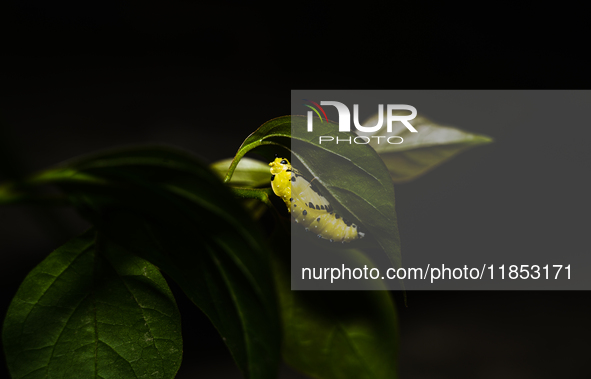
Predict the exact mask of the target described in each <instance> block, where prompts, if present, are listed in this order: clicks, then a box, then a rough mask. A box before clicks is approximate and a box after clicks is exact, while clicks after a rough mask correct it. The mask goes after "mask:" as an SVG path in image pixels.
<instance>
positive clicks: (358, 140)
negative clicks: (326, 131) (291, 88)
mask: <svg viewBox="0 0 591 379" xmlns="http://www.w3.org/2000/svg"><path fill="white" fill-rule="evenodd" d="M303 100H304V101H306V102H308V103H310V104H311V105H309V104H304V105H305V106H306V107H308V108H310V109H311V111H308V132H311V131H313V130H314V124H313V118H314V113H316V115H317V116H318V118H319V119H320V122H324V121H328V118H327V117H326V112H325V111H324V109H323V108H322V105H325V106H326V105H331V106H333V107H335V108H336V109H337V112H338V114H339V131H340V132H350V131H351V111H350V110H349V108H348V107H347V106H346V105H345V104H343V103H341V102H338V101H321V102H320V104H318V103H316V102H314V101H311V100H307V99H303ZM401 110H402V111H410V114H409V115H400V114H398V113H399V112H398V113H396V114H395V113H394V112H393V111H401ZM384 114H385V118H386V128H387V132H388V133H392V124H393V123H394V122H396V121H399V122H401V123H402V124H403V125H404V126H405V127H406V128H407V129H408V130H409V131H410V132H411V133H417V132H418V131H417V130H416V129H415V128H414V127H413V126H412V125H411V123H410V122H409V121H410V120H412V119H414V118H415V117H416V116H417V109H416V108H415V107H413V106H412V105H406V104H387V106H386V112H385V113H384V104H378V121H377V123H376V124H375V125H371V126H368V125H361V123H360V122H359V104H353V124H354V125H355V128H356V129H357V130H358V131H360V132H363V133H374V134H375V133H376V132H377V131H378V130H380V129H381V128H382V127H383V125H384ZM322 116H324V119H323V117H322ZM371 138H377V143H380V138H382V139H384V140H385V141H386V142H387V143H389V144H394V145H398V144H401V143H402V142H403V141H404V140H403V138H402V137H400V136H388V137H386V136H383V135H382V136H375V135H374V136H371ZM371 138H370V137H368V136H364V135H363V136H357V137H355V138H352V137H349V138H348V139H347V138H344V139H343V138H338V137H334V136H320V139H319V143H320V144H322V142H330V141H336V143H337V144H338V143H339V142H341V143H343V142H345V143H346V142H348V143H349V144H352V143H355V144H368V143H369V142H370V141H371Z"/></svg>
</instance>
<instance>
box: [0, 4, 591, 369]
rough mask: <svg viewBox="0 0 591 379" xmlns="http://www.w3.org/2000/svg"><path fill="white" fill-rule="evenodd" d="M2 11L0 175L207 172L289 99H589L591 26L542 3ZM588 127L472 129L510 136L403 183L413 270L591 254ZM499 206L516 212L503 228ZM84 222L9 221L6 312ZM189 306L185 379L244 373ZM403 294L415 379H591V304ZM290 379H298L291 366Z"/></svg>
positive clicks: (2, 266) (9, 214) (406, 349)
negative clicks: (124, 159)
mask: <svg viewBox="0 0 591 379" xmlns="http://www.w3.org/2000/svg"><path fill="white" fill-rule="evenodd" d="M2 7H3V9H2V10H1V11H0V25H2V33H1V34H0V35H1V37H0V38H1V41H0V42H1V47H0V48H1V49H2V63H3V69H2V70H1V71H0V90H1V95H2V98H1V103H0V180H2V181H3V180H6V179H10V178H12V177H18V176H22V175H26V174H29V173H31V172H33V171H36V170H40V169H43V168H46V167H49V166H51V165H53V164H56V163H59V162H60V161H62V160H65V159H68V158H71V157H73V156H76V155H79V154H84V153H88V152H92V151H96V150H98V149H101V148H106V147H114V146H121V145H128V144H136V143H142V142H159V143H168V144H172V145H175V146H179V147H182V148H185V149H188V150H190V151H192V152H193V153H195V154H197V155H198V156H200V157H201V158H202V159H203V160H204V161H207V162H213V161H215V160H218V159H221V158H227V157H230V156H233V154H234V153H235V152H236V150H237V149H238V147H239V145H240V143H241V142H242V140H243V139H244V138H245V137H246V136H247V135H248V134H249V133H250V132H252V131H253V130H254V129H255V128H256V127H258V126H259V125H260V124H262V123H263V122H265V121H267V120H268V119H271V118H274V117H277V116H281V115H286V114H288V113H289V111H290V110H289V92H288V91H289V90H290V89H292V88H299V89H304V88H316V89H323V88H335V89H336V88H343V89H345V88H368V89H369V88H396V89H401V88H417V89H421V88H423V89H424V88H486V89H494V88H540V89H550V88H588V86H589V83H588V79H587V77H588V74H587V73H586V72H585V71H584V70H588V67H589V62H588V60H586V59H585V58H584V52H583V51H582V48H581V46H583V45H581V44H580V43H581V41H582V40H581V38H584V36H585V35H586V33H588V30H587V27H586V26H585V25H586V24H585V23H583V22H577V20H575V18H574V17H573V14H572V13H576V10H572V9H569V10H568V12H571V13H568V14H561V12H560V11H559V10H556V9H552V10H551V12H552V18H551V19H550V18H548V17H547V16H548V15H545V14H543V12H540V10H539V9H525V11H526V13H525V14H524V15H523V16H522V15H521V13H520V11H523V10H519V9H516V5H515V4H512V5H511V6H507V5H500V4H495V6H494V9H489V8H487V9H470V8H461V9H453V8H450V7H449V6H445V8H444V7H440V8H437V9H434V8H430V7H421V8H419V7H418V6H413V5H412V4H411V3H406V2H399V3H396V4H395V5H392V6H390V7H388V8H384V6H383V5H375V6H373V5H370V4H366V3H364V4H360V5H359V7H358V8H351V9H347V7H346V6H345V5H344V3H336V2H334V3H333V2H315V3H313V4H309V5H307V6H305V5H304V4H300V5H298V6H293V9H289V10H287V11H283V12H281V13H280V14H279V15H277V16H275V17H270V16H268V15H267V14H266V13H265V11H267V10H268V9H258V8H257V7H255V6H253V5H251V4H250V3H239V2H224V3H215V4H213V3H211V4H201V3H193V2H188V1H169V2H166V3H160V4H158V3H149V2H148V3H139V2H138V3H125V4H120V3H119V2H113V1H101V2H98V1H90V2H84V3H79V2H64V1H62V2H51V3H48V2H43V1H19V2H13V1H9V2H5V3H4V5H3V6H2ZM467 14H468V16H467ZM485 15H486V17H485ZM563 18H568V21H569V22H568V24H566V25H565V26H563V24H562V23H560V21H561V19H563ZM525 20H527V22H525ZM532 22H533V23H532ZM428 116H430V117H432V118H435V119H436V117H434V115H428ZM437 121H441V122H442V123H447V124H450V125H453V120H437ZM587 125H588V122H585V121H583V122H582V123H581V124H580V125H560V124H557V125H555V127H553V128H551V130H540V129H539V128H537V127H536V125H523V126H522V127H521V128H519V130H506V129H505V128H504V127H503V125H498V126H496V127H494V128H487V129H483V128H482V127H479V125H478V123H477V122H475V123H474V124H473V125H466V129H468V130H470V131H474V132H480V133H484V134H487V135H490V136H492V137H495V138H496V139H497V142H495V144H493V145H490V146H486V147H479V148H476V149H474V150H472V151H469V152H466V153H463V154H462V155H460V156H459V157H457V158H456V159H454V160H453V161H451V162H449V163H447V164H445V165H444V166H441V167H440V168H438V169H436V170H435V171H433V172H431V173H430V174H428V175H427V176H425V177H423V178H421V179H419V180H417V181H415V182H413V183H410V184H407V185H401V186H398V187H397V212H398V219H399V225H400V231H401V239H402V243H403V245H402V248H403V257H404V254H405V253H407V254H409V252H413V251H420V250H421V249H422V248H425V246H429V247H432V246H440V247H441V249H442V254H444V253H445V251H446V249H448V250H451V249H453V250H455V251H460V252H464V253H466V252H469V251H476V250H478V249H479V247H481V246H487V244H490V243H491V241H490V240H489V239H488V238H495V243H496V244H498V245H501V246H503V245H504V246H506V248H507V249H533V250H535V249H536V248H539V247H540V246H543V245H545V246H546V247H547V244H548V243H549V244H551V246H553V247H554V248H555V249H556V254H557V255H560V253H561V250H562V249H571V250H572V249H578V250H580V254H588V251H589V248H588V243H587V241H585V233H586V231H587V230H589V228H588V226H589V222H588V220H587V219H586V218H584V217H583V216H584V212H585V211H586V210H588V209H589V204H588V201H587V200H586V198H587V193H588V192H589V191H588V185H587V180H586V177H587V176H588V172H589V153H588V148H587V141H588V137H589V130H590V129H589V128H588V126H587ZM491 176H492V177H494V178H495V179H496V180H495V186H494V188H492V189H491V188H490V187H487V186H488V183H490V178H491ZM483 183H485V184H483ZM487 189H488V191H487ZM482 194H486V196H483V195H482ZM495 196H503V197H504V198H506V200H507V201H506V202H505V203H504V204H505V205H504V208H503V209H502V212H500V211H498V210H497V211H496V212H493V213H494V217H496V219H495V221H494V222H491V219H490V217H491V211H492V210H491V209H490V206H488V207H487V204H488V203H489V202H490V199H491V198H492V197H495ZM85 227H86V224H85V223H84V221H82V220H80V219H79V218H78V217H77V216H76V214H74V213H73V212H71V211H69V210H67V209H65V210H59V211H52V210H37V209H33V208H30V207H2V208H1V209H0V275H1V276H0V314H2V315H3V314H4V313H5V311H6V308H7V307H8V304H9V302H10V300H11V298H12V296H13V295H14V293H15V292H16V290H17V288H18V286H19V284H20V282H21V281H22V279H23V278H24V276H25V275H26V274H27V273H28V271H29V270H31V269H32V268H33V267H34V266H35V265H36V264H38V263H39V262H40V261H41V260H42V259H43V258H44V257H45V256H46V255H47V254H48V253H49V252H51V251H52V250H53V249H55V248H56V247H58V246H59V245H61V244H62V243H64V242H65V241H66V240H67V239H68V238H70V237H71V236H73V235H75V234H76V233H79V232H81V231H82V230H84V228H85ZM491 229H493V230H491ZM475 236H477V237H479V238H476V237H475ZM499 241H504V244H503V243H499ZM584 274H585V273H582V275H584ZM173 289H176V288H174V287H173ZM176 292H177V293H178V301H179V306H180V308H181V312H182V316H183V333H184V337H185V340H184V344H185V355H184V362H183V365H182V367H181V371H180V373H179V378H182V377H193V376H194V377H198V376H199V375H201V376H202V377H219V378H224V377H229V378H230V377H239V374H238V370H237V369H236V368H235V367H234V365H233V363H232V361H231V358H230V356H229V354H228V352H227V351H226V349H225V347H224V345H223V343H222V341H221V339H220V338H219V337H218V335H217V334H216V331H215V330H214V329H213V327H211V326H210V325H209V323H208V321H207V319H206V318H205V317H204V316H203V315H202V314H201V313H200V312H199V311H198V310H197V309H195V307H194V306H192V304H191V303H190V302H188V301H187V300H186V299H185V298H184V297H183V296H182V295H181V294H180V291H176ZM394 296H395V298H396V300H397V303H398V308H399V312H400V326H401V333H402V339H401V355H400V367H401V370H400V371H401V377H402V378H499V377H501V378H556V377H561V378H579V377H588V376H589V373H588V371H589V370H588V366H587V365H586V364H585V362H586V359H587V358H588V356H589V353H590V349H589V347H588V341H589V339H590V337H591V329H590V328H589V326H588V320H589V319H590V316H591V302H590V301H589V293H588V292H410V293H409V296H408V297H409V306H408V307H407V308H405V307H404V306H402V301H401V296H400V295H399V294H395V295H394ZM3 364H4V363H3V362H2V363H1V365H3ZM0 370H1V371H0V377H3V376H7V375H8V374H7V371H6V369H5V368H4V367H0ZM282 375H284V377H285V378H289V377H298V376H297V374H295V373H293V372H292V371H291V370H289V369H287V368H283V369H282Z"/></svg>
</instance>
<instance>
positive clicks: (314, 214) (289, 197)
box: [269, 158, 364, 243]
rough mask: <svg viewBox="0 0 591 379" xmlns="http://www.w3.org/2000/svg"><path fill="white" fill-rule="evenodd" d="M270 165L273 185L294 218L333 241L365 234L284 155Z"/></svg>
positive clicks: (351, 239) (357, 237) (351, 238)
mask: <svg viewBox="0 0 591 379" xmlns="http://www.w3.org/2000/svg"><path fill="white" fill-rule="evenodd" d="M269 166H271V174H272V176H271V186H272V187H273V192H275V195H277V196H279V197H280V198H281V199H282V200H283V201H284V202H285V205H286V206H287V209H288V210H289V212H290V213H291V215H292V217H293V219H294V221H295V222H296V223H298V224H300V225H303V227H304V228H305V229H306V231H310V232H313V233H316V234H317V235H318V238H324V239H327V240H329V241H330V242H343V243H344V242H350V241H353V240H356V239H359V238H363V236H364V233H362V232H359V230H358V229H359V228H358V227H357V225H356V224H354V223H352V222H349V221H347V220H345V219H343V218H342V217H341V216H340V215H338V214H337V213H335V212H334V210H333V209H332V207H331V206H330V203H329V202H328V200H326V198H325V197H324V196H322V195H320V194H319V193H318V192H317V191H315V190H314V189H313V188H312V185H311V184H310V182H309V181H308V180H306V178H304V177H303V176H302V175H301V174H300V173H299V172H298V171H297V170H295V169H294V168H292V167H291V164H290V163H289V161H288V160H287V159H285V158H275V160H274V161H273V162H271V163H269Z"/></svg>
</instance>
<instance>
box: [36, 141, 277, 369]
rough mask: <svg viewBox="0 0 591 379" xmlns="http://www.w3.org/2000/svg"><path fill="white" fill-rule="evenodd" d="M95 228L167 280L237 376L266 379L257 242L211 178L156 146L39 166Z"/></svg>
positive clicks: (266, 298) (273, 343)
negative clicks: (200, 318) (204, 322)
mask: <svg viewBox="0 0 591 379" xmlns="http://www.w3.org/2000/svg"><path fill="white" fill-rule="evenodd" d="M34 182H42V183H43V182H49V183H54V184H57V185H58V186H59V187H60V188H61V189H62V191H63V192H64V193H66V194H67V195H68V197H69V199H70V201H71V202H72V203H73V204H75V205H76V207H77V208H78V209H79V211H80V212H81V214H83V215H84V216H85V217H86V218H87V219H88V220H90V221H91V222H92V223H93V224H94V225H95V226H96V227H97V228H98V229H99V230H100V231H101V232H103V233H105V234H106V235H107V236H109V238H112V239H113V240H115V241H116V242H117V243H118V244H120V245H121V246H123V247H125V248H126V249H128V250H129V251H131V252H133V253H134V254H136V255H138V256H139V257H142V258H143V259H146V260H148V261H150V262H151V263H153V264H155V265H156V266H157V267H159V268H160V269H161V270H162V271H164V272H166V273H167V274H168V275H169V276H170V277H171V278H172V279H173V280H175V281H176V282H177V283H178V284H179V285H180V287H181V288H182V289H183V291H184V292H185V293H186V294H187V296H188V297H189V298H190V299H191V300H192V301H193V302H194V303H195V304H196V305H197V306H198V307H199V308H200V309H201V310H203V312H204V313H205V314H206V315H207V316H208V317H209V318H210V320H211V321H212V323H213V324H214V326H215V327H216V328H217V329H218V331H219V332H220V334H221V336H222V337H223V339H224V341H225V342H226V345H227V346H228V348H229V350H230V352H231V354H232V356H233V357H234V359H235V360H236V362H237V363H238V366H239V368H240V369H241V370H242V372H243V373H244V375H245V376H246V377H247V378H253V379H256V378H274V377H275V375H276V371H277V366H278V362H279V353H278V350H279V345H280V335H279V315H278V311H277V305H276V299H275V294H274V291H273V283H272V276H271V270H270V262H269V260H270V258H269V251H268V248H267V246H266V245H265V243H264V239H263V238H262V236H261V233H260V231H259V230H258V229H257V227H256V225H255V224H254V223H253V222H252V219H251V218H250V217H249V215H248V214H247V213H246V211H245V210H244V209H243V208H242V207H241V205H240V204H239V202H238V201H237V200H236V199H235V198H234V196H233V195H232V194H231V193H230V190H229V189H228V188H227V187H226V186H225V185H223V184H222V183H221V181H220V180H219V178H218V177H217V175H216V174H215V173H214V172H212V171H211V170H210V169H209V168H208V167H206V166H205V165H203V164H202V163H201V162H199V161H197V160H195V159H194V158H193V157H192V156H191V155H188V154H186V153H184V152H182V151H179V150H176V149H172V148H165V147H139V148H132V149H124V150H117V151H107V152H103V153H100V154H97V155H94V156H90V157H84V158H81V159H77V160H75V161H72V162H70V163H67V164H65V165H63V166H62V167H59V168H57V169H54V170H51V171H48V172H46V173H44V174H42V175H40V176H39V177H37V178H36V180H35V181H34Z"/></svg>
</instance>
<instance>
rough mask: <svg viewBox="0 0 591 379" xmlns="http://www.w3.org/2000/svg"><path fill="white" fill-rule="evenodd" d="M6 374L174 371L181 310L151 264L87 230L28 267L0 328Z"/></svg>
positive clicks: (162, 374) (152, 374) (155, 374)
mask: <svg viewBox="0 0 591 379" xmlns="http://www.w3.org/2000/svg"><path fill="white" fill-rule="evenodd" d="M3 342H4V350H5V352H6V359H7V362H8V367H9V369H10V373H11V376H12V378H14V379H16V378H27V379H33V378H174V376H175V375H176V372H177V370H178V368H179V366H180V364H181V358H182V337H181V324H180V314H179V311H178V309H177V307H176V303H175V301H174V298H173V296H172V293H171V292H170V289H169V288H168V285H167V284H166V281H165V280H164V278H163V277H162V275H161V274H160V272H159V271H158V269H157V268H156V267H154V266H153V265H151V264H150V263H148V262H147V261H145V260H143V259H140V258H138V257H136V256H134V255H132V254H130V253H129V252H128V251H126V250H125V249H122V248H121V247H118V246H116V245H115V244H113V243H112V242H110V241H106V240H104V239H101V238H100V235H99V233H97V232H96V231H95V230H92V229H91V230H90V231H88V232H86V233H84V234H83V235H81V236H79V237H77V238H74V239H72V240H71V241H69V242H68V243H66V244H65V245H64V246H62V247H60V248H59V249H57V250H56V251H54V252H53V253H51V254H50V255H49V256H48V257H47V258H46V259H45V260H44V261H43V262H41V263H40V264H39V265H38V266H37V267H35V268H34V269H33V271H31V273H29V275H27V277H26V278H25V280H24V282H23V284H22V285H21V286H20V288H19V290H18V292H17V293H16V295H15V297H14V299H13V300H12V303H11V304H10V307H9V309H8V313H7V315H6V319H5V320H4V331H3Z"/></svg>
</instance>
